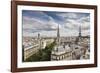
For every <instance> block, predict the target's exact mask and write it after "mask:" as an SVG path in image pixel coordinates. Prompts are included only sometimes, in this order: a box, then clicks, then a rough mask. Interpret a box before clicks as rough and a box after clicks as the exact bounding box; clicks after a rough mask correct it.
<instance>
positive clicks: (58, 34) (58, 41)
mask: <svg viewBox="0 0 100 73" xmlns="http://www.w3.org/2000/svg"><path fill="white" fill-rule="evenodd" d="M57 45H60V32H59V24H58V28H57Z"/></svg>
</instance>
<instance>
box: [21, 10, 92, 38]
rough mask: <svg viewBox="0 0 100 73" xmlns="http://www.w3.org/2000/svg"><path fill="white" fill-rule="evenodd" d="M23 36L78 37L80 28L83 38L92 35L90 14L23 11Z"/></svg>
mask: <svg viewBox="0 0 100 73" xmlns="http://www.w3.org/2000/svg"><path fill="white" fill-rule="evenodd" d="M22 24H23V36H32V37H36V36H37V35H38V33H39V34H40V35H41V36H43V37H55V36H57V34H56V33H57V28H58V25H59V29H60V36H78V33H79V26H81V31H82V32H81V33H82V35H83V36H86V35H89V33H90V13H78V12H53V11H34V10H22Z"/></svg>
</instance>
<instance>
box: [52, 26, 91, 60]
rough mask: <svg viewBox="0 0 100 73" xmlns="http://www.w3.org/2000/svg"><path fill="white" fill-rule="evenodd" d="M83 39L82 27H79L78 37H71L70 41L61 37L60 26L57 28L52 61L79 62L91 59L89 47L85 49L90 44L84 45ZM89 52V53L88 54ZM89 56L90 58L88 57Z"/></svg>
mask: <svg viewBox="0 0 100 73" xmlns="http://www.w3.org/2000/svg"><path fill="white" fill-rule="evenodd" d="M84 39H88V38H83V37H82V36H81V26H79V35H78V37H74V38H72V37H70V38H69V39H67V38H63V39H61V37H60V30H59V25H58V28H57V37H56V46H55V47H54V49H53V50H52V52H51V60H52V61H57V60H77V59H86V58H87V59H88V58H89V51H87V50H88V48H89V47H85V46H87V45H88V44H87V43H86V42H85V43H86V44H85V45H83V43H82V42H83V40H84ZM87 52H88V53H87ZM87 55H88V57H87Z"/></svg>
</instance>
